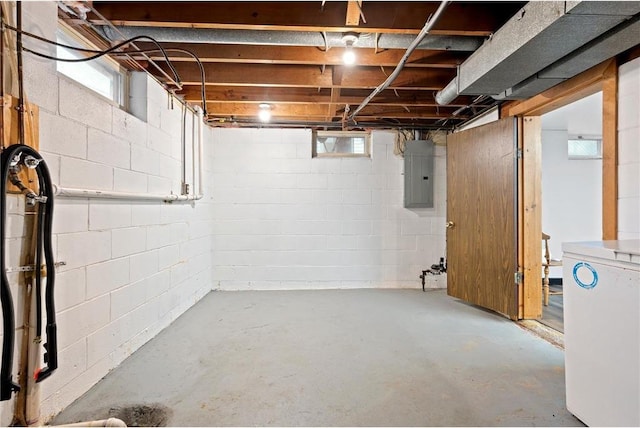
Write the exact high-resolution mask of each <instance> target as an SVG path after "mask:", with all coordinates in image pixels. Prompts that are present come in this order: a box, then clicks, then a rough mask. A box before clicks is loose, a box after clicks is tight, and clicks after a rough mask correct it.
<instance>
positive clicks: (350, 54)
mask: <svg viewBox="0 0 640 428" xmlns="http://www.w3.org/2000/svg"><path fill="white" fill-rule="evenodd" d="M357 42H358V34H357V33H345V34H344V35H343V36H342V43H344V45H345V50H344V54H342V62H343V63H344V65H353V64H355V63H356V54H355V52H354V51H353V45H354V44H356V43H357Z"/></svg>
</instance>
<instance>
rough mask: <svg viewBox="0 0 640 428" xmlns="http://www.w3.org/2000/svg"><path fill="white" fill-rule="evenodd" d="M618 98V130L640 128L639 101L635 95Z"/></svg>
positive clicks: (623, 95) (622, 95)
mask: <svg viewBox="0 0 640 428" xmlns="http://www.w3.org/2000/svg"><path fill="white" fill-rule="evenodd" d="M619 94H620V95H619V96H618V130H623V129H629V128H638V127H640V108H639V106H640V100H639V98H640V97H639V96H638V95H637V94H625V93H623V92H622V91H620V92H619Z"/></svg>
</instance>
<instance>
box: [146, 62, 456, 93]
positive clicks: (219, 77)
mask: <svg viewBox="0 0 640 428" xmlns="http://www.w3.org/2000/svg"><path fill="white" fill-rule="evenodd" d="M174 65H175V68H176V70H177V71H178V73H179V75H180V77H181V80H182V82H183V83H184V84H188V85H199V84H200V71H199V68H198V67H197V66H196V64H190V63H176V64H174ZM333 67H340V68H343V69H344V71H343V77H342V82H341V83H340V84H338V85H336V84H334V83H333V79H332V73H331V69H332V68H333ZM151 71H153V70H151ZM392 71H393V70H392V69H383V68H380V67H345V66H330V67H326V68H325V70H324V73H323V68H322V67H317V66H311V65H273V64H253V65H252V66H251V68H250V69H248V68H247V67H246V66H245V65H242V64H205V76H206V81H207V82H206V83H207V85H211V86H226V85H234V86H281V87H301V88H332V87H344V88H358V89H371V88H375V87H376V86H378V85H379V84H380V83H382V82H383V81H384V80H385V79H386V78H387V76H388V74H390V73H391V72H392ZM454 77H455V70H450V69H440V68H434V69H415V68H414V69H412V68H407V69H404V70H402V72H401V73H400V75H399V76H398V78H397V79H396V80H395V82H393V84H392V85H391V88H406V89H408V88H411V89H413V90H423V91H424V90H427V91H434V90H440V89H442V88H444V86H445V85H446V84H447V83H449V81H450V80H451V79H453V78H454Z"/></svg>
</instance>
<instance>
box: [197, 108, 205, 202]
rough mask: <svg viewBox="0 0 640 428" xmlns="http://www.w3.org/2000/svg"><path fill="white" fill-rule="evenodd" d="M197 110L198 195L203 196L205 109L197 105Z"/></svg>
mask: <svg viewBox="0 0 640 428" xmlns="http://www.w3.org/2000/svg"><path fill="white" fill-rule="evenodd" d="M195 110H196V112H197V113H198V192H197V193H196V195H200V196H202V194H203V193H204V192H203V191H202V187H203V186H202V176H203V174H204V172H203V171H202V169H203V168H202V165H203V159H204V127H205V124H204V111H203V110H202V109H201V108H200V107H199V106H196V107H195Z"/></svg>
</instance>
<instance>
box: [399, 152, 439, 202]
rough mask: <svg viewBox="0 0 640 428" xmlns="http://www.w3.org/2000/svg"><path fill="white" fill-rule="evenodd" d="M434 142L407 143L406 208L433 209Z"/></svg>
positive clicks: (405, 160)
mask: <svg viewBox="0 0 640 428" xmlns="http://www.w3.org/2000/svg"><path fill="white" fill-rule="evenodd" d="M433 157H434V147H433V141H430V140H411V141H407V143H406V146H405V149H404V207H405V208H433V175H434V174H433V168H434V166H433Z"/></svg>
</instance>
